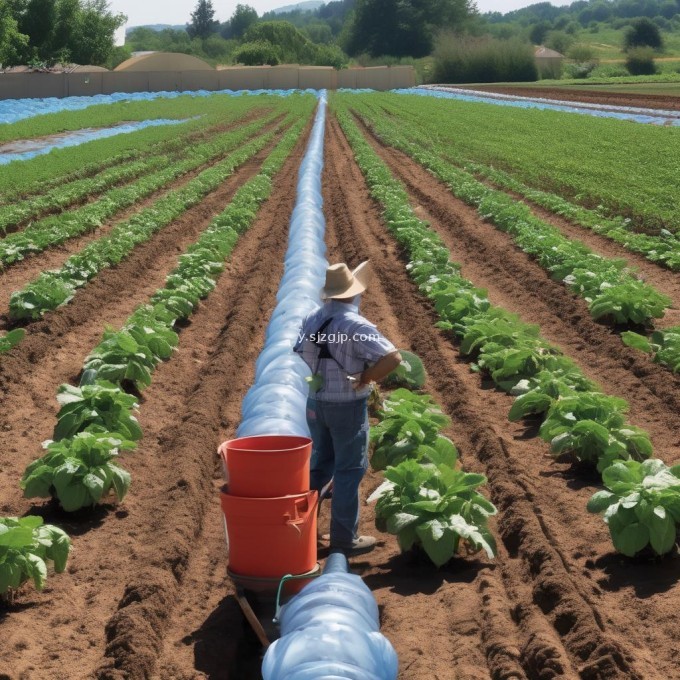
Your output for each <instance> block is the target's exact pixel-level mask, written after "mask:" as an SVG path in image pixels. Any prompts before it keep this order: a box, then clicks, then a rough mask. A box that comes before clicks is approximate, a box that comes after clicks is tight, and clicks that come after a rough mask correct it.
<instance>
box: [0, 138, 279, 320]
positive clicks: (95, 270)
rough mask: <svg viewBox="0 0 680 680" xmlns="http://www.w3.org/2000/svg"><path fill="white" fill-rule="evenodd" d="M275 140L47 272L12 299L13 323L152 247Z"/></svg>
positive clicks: (217, 168) (251, 146)
mask: <svg viewBox="0 0 680 680" xmlns="http://www.w3.org/2000/svg"><path fill="white" fill-rule="evenodd" d="M273 135H274V133H273V132H269V133H267V134H264V135H261V136H260V137H257V138H256V139H254V140H253V141H251V142H249V143H247V144H245V145H243V146H241V147H240V148H239V149H238V150H237V151H235V152H233V153H232V154H230V155H229V156H227V158H225V159H224V160H222V161H220V162H219V163H218V164H217V165H214V166H212V167H210V168H208V169H207V170H204V171H203V172H202V173H201V174H200V175H198V176H197V177H196V178H194V179H192V180H191V181H190V182H188V183H187V184H186V185H185V186H183V187H182V188H181V189H178V190H177V191H173V192H171V193H169V194H167V195H165V196H164V197H162V198H160V199H159V200H158V201H156V202H155V203H154V204H153V205H152V206H150V207H148V208H145V209H144V210H142V211H141V212H138V213H136V214H135V215H134V216H133V217H132V218H130V219H129V220H127V221H125V222H121V223H120V224H117V225H116V226H115V227H114V228H113V229H112V231H111V233H110V234H108V235H107V236H104V237H102V238H100V239H98V240H97V241H93V242H92V243H90V244H89V245H87V246H85V248H83V249H82V250H81V251H80V252H78V253H75V254H74V255H71V257H69V258H68V259H67V260H66V262H65V263H64V264H63V266H62V267H61V268H60V269H58V270H54V271H48V272H43V273H41V274H40V275H39V276H38V278H37V279H35V280H34V281H31V282H30V283H28V284H27V285H26V286H24V288H23V289H22V290H20V291H16V292H14V293H12V296H11V297H10V302H9V313H10V318H11V319H12V320H14V321H17V320H20V319H39V318H40V317H42V316H43V314H44V313H45V312H46V311H49V310H52V309H56V308H57V307H60V306H62V305H64V304H67V303H68V302H70V301H71V299H72V298H73V296H74V295H75V293H76V291H77V290H78V289H79V288H83V287H84V286H86V285H87V284H88V283H89V282H90V281H91V280H92V279H93V278H94V277H95V276H97V274H99V272H100V271H101V270H102V269H104V268H105V267H111V266H113V265H116V264H118V263H119V262H121V260H123V259H124V258H126V257H127V256H128V255H129V254H130V253H131V252H132V251H133V250H134V249H135V248H136V247H137V246H138V245H139V244H140V243H144V242H145V241H148V240H149V239H150V238H151V237H152V236H153V234H155V233H156V232H157V231H160V230H161V229H163V228H164V227H166V226H167V225H168V224H170V223H171V222H173V220H175V219H177V218H178V217H179V216H180V215H182V214H183V213H184V212H186V211H187V210H188V209H189V208H191V207H192V206H194V205H196V204H198V203H199V202H200V201H201V200H202V199H203V198H204V197H205V196H206V195H207V194H209V193H210V192H211V191H214V190H215V189H216V188H217V187H219V185H220V184H222V182H224V181H225V180H226V179H227V178H228V177H229V176H230V175H231V174H232V173H233V172H234V170H235V169H236V168H237V167H238V166H239V165H241V164H243V163H244V162H245V161H247V160H248V159H249V158H251V157H252V156H254V155H255V154H256V153H258V152H259V151H261V150H262V149H263V148H264V147H265V145H266V144H267V143H268V142H269V141H270V140H271V138H272V137H273Z"/></svg>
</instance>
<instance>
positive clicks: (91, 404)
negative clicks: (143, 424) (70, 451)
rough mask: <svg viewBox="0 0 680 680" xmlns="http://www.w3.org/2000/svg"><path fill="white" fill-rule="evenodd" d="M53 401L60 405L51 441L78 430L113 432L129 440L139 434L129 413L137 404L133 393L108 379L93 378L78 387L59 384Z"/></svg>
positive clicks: (76, 432)
mask: <svg viewBox="0 0 680 680" xmlns="http://www.w3.org/2000/svg"><path fill="white" fill-rule="evenodd" d="M57 401H58V402H59V404H60V405H61V409H60V410H59V413H58V414H57V425H56V426H55V428H54V439H55V441H60V440H62V439H66V438H69V437H73V436H75V435H76V434H78V433H79V432H94V433H98V432H99V433H107V432H109V433H111V432H115V433H119V434H120V436H122V437H123V438H124V439H125V440H129V441H137V440H138V439H141V437H142V430H141V428H140V427H139V423H138V422H137V418H135V416H134V415H132V413H133V410H134V409H136V408H137V399H136V397H134V396H132V395H129V394H125V392H123V391H122V390H121V389H120V387H118V386H117V385H114V384H113V383H111V382H108V381H106V380H96V381H95V382H94V383H93V384H91V385H82V386H81V387H73V386H72V385H68V384H64V385H61V387H60V388H59V390H58V391H57Z"/></svg>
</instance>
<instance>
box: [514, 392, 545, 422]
mask: <svg viewBox="0 0 680 680" xmlns="http://www.w3.org/2000/svg"><path fill="white" fill-rule="evenodd" d="M552 403H553V399H552V398H551V397H550V396H548V395H547V394H543V393H541V392H527V393H526V394H523V395H522V396H520V397H517V399H515V402H514V404H513V405H512V408H511V409H510V413H509V414H508V420H510V422H513V423H514V422H516V421H518V420H521V419H522V418H524V417H526V416H528V415H530V414H532V413H544V412H545V411H547V410H548V409H549V408H550V406H551V405H552Z"/></svg>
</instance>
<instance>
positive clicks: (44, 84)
mask: <svg viewBox="0 0 680 680" xmlns="http://www.w3.org/2000/svg"><path fill="white" fill-rule="evenodd" d="M415 84H416V80H415V71H414V69H413V67H412V66H376V67H370V68H356V69H344V70H341V71H337V70H335V69H334V68H332V67H330V66H328V67H326V66H297V65H295V66H235V67H229V68H224V69H218V70H216V71H213V70H210V71H146V72H145V71H139V72H134V71H131V72H126V71H110V72H93V73H84V72H82V73H79V72H75V73H2V74H0V99H25V98H44V97H58V98H62V97H76V96H92V95H96V94H113V93H114V92H161V91H170V92H173V91H176V92H183V91H190V90H260V89H263V90H282V89H293V88H301V89H306V88H313V89H327V90H336V89H338V88H340V87H349V88H370V89H373V90H391V89H395V88H404V87H413V86H414V85H415Z"/></svg>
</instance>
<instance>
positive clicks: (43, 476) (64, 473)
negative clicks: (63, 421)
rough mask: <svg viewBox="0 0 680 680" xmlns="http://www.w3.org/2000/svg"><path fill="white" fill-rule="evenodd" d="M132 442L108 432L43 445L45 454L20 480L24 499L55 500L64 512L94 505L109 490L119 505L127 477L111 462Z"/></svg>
mask: <svg viewBox="0 0 680 680" xmlns="http://www.w3.org/2000/svg"><path fill="white" fill-rule="evenodd" d="M134 447H135V444H134V442H131V441H127V440H126V439H124V438H122V437H120V436H119V435H116V434H112V433H94V432H80V433H79V434H76V435H75V436H73V437H72V438H68V439H62V440H61V441H58V442H46V444H45V448H46V449H47V453H46V454H45V455H44V456H43V457H42V458H39V459H37V460H35V461H33V462H32V463H31V464H30V465H29V466H28V467H27V468H26V471H25V472H24V475H23V477H22V478H21V488H22V489H23V491H24V496H25V497H26V498H36V497H37V498H50V497H53V498H56V499H57V500H58V501H59V503H60V504H61V506H62V508H63V509H64V510H65V511H66V512H74V511H76V510H80V508H83V507H89V506H93V505H96V504H97V503H98V502H99V501H100V500H102V499H105V498H106V497H107V496H108V495H109V493H110V492H111V491H113V492H114V493H115V494H116V497H117V498H118V501H119V502H122V501H123V499H124V498H125V495H126V494H127V492H128V489H129V488H130V474H129V473H128V472H126V471H125V470H123V468H121V467H119V466H118V465H117V464H116V463H115V462H113V461H114V459H115V458H116V456H117V455H118V451H119V450H120V449H132V448H134Z"/></svg>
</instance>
